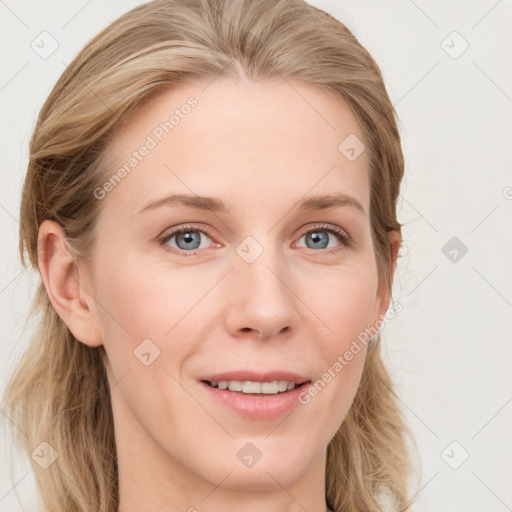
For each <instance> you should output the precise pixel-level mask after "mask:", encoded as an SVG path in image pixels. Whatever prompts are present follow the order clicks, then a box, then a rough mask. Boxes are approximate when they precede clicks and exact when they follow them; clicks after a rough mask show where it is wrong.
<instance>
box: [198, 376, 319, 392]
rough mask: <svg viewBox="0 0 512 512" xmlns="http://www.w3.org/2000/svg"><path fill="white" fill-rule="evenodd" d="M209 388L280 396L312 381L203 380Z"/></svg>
mask: <svg viewBox="0 0 512 512" xmlns="http://www.w3.org/2000/svg"><path fill="white" fill-rule="evenodd" d="M201 382H204V383H205V384H207V385H208V386H210V387H212V388H215V389H220V390H228V391H232V392H234V393H241V394H245V395H278V394H282V393H287V392H288V391H293V390H294V389H296V388H299V387H301V386H303V385H304V384H308V383H310V382H311V381H309V380H304V381H301V382H294V381H289V380H272V381H263V382H258V381H250V380H219V381H215V380H212V381H210V380H203V381H201Z"/></svg>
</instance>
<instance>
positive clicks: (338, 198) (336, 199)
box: [139, 193, 366, 216]
mask: <svg viewBox="0 0 512 512" xmlns="http://www.w3.org/2000/svg"><path fill="white" fill-rule="evenodd" d="M174 205H182V206H188V207H189V208H195V209H198V210H205V211H211V212H216V213H227V212H228V211H229V208H228V207H227V206H226V205H225V204H224V203H223V202H222V201H221V200H220V199H218V198H216V197H206V196H197V195H189V194H172V195H169V196H165V197H162V198H160V199H156V200H154V201H151V202H149V203H148V204H146V206H144V207H143V208H142V210H140V212H139V214H140V213H143V212H145V211H148V210H154V209H155V208H159V207H161V206H174ZM340 206H352V207H354V208H356V209H357V210H358V211H360V212H361V213H362V214H363V215H365V216H366V212H365V210H364V208H363V206H362V205H361V203H360V202H359V201H358V200H357V199H356V198H354V197H352V196H349V195H347V194H340V193H336V194H327V195H316V196H310V197H307V198H305V199H303V200H302V201H298V207H299V210H327V209H329V208H334V207H340Z"/></svg>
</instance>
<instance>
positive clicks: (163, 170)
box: [105, 78, 369, 215]
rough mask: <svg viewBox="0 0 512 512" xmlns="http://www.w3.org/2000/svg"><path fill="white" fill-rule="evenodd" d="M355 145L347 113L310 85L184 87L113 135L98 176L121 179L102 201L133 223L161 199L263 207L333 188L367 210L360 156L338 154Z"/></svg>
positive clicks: (230, 82)
mask: <svg viewBox="0 0 512 512" xmlns="http://www.w3.org/2000/svg"><path fill="white" fill-rule="evenodd" d="M363 140H364V139H363V134H362V130H361V128H360V126H359V123H358V122H357V119H356V117H355V116H354V114H353V113H352V111H351V110H350V108H349V107H348V105H347V104H346V103H345V102H344V101H343V100H341V99H340V98H339V97H337V96H335V95H334V93H332V92H330V91H327V90H325V89H322V88H320V87H318V86H314V85H311V84H306V83H303V82H298V81H293V82H292V81H286V80H282V79H276V80H272V81H267V82H263V83H252V82H245V81H241V80H234V79H227V78H218V79H214V80H213V81H212V80H211V79H210V80H209V81H208V80H204V81H196V82H192V81H188V82H185V83H182V84H180V85H179V86H178V87H175V88H173V89H169V90H166V91H163V92H161V93H160V94H159V95H158V96H156V97H155V98H153V99H152V100H151V101H150V102H148V103H147V104H146V105H144V107H143V108H142V109H140V110H139V111H138V112H137V113H136V114H134V115H132V116H131V117H130V118H129V119H127V120H126V121H125V123H124V125H123V126H122V127H121V129H120V130H119V131H118V132H117V133H116V134H115V136H114V138H113V142H112V144H111V146H110V147H109V148H108V151H109V152H110V153H111V155H112V162H113V163H114V164H113V166H112V167H111V168H110V169H109V171H108V172H109V173H110V174H108V173H107V175H106V176H105V178H106V180H108V179H109V177H111V176H112V175H113V174H116V172H117V171H118V170H119V169H124V172H121V173H120V174H122V175H123V177H122V179H121V180H116V184H115V186H114V187H112V188H113V190H112V191H111V192H109V194H108V198H107V199H108V201H109V202H111V203H113V204H114V205H117V206H118V207H122V208H124V210H125V212H124V213H125V214H128V215H131V214H133V211H135V210H136V211H137V212H138V211H139V210H140V209H141V208H142V207H143V206H144V204H146V203H147V201H148V199H151V198H154V197H155V196H156V195H158V194H159V195H162V193H164V192H176V193H188V194H191V193H192V194H198V195H209V196H218V197H222V198H225V200H226V202H228V203H229V202H230V199H232V200H233V201H236V200H238V201H240V202H244V203H245V204H246V205H249V204H253V205H254V204H256V203H257V204H259V205H261V204H263V203H268V204H275V203H276V202H277V203H279V202H280V201H283V200H287V199H286V198H287V197H288V196H290V198H291V197H294V198H296V199H299V198H300V197H302V196H304V195H305V194H306V193H307V192H308V191H311V192H312V193H314V194H317V193H325V192H330V191H334V190H335V191H339V192H347V193H348V192H352V193H354V194H355V193H357V195H358V199H359V201H360V202H361V203H362V204H363V205H364V206H365V209H367V207H368V202H369V184H368V177H367V175H368V172H367V165H368V156H367V152H366V151H362V153H361V154H360V155H359V156H358V157H357V158H356V159H353V158H347V154H346V149H347V148H346V147H345V146H347V144H348V145H349V146H350V145H352V146H354V144H355V145H356V147H355V149H356V151H357V152H359V151H361V150H362V148H364V146H363ZM346 141H348V143H347V142H346ZM348 156H350V153H349V155H348ZM367 211H368V210H367Z"/></svg>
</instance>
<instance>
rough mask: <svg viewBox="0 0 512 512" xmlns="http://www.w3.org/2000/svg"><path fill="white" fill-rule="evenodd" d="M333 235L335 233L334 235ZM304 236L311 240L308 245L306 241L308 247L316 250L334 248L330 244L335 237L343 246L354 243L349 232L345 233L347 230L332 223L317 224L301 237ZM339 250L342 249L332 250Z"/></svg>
mask: <svg viewBox="0 0 512 512" xmlns="http://www.w3.org/2000/svg"><path fill="white" fill-rule="evenodd" d="M331 235H334V237H333V236H331ZM303 237H305V240H306V242H308V241H310V242H311V245H308V244H307V243H306V247H307V248H308V249H315V250H316V249H329V248H332V247H333V246H332V245H331V246H329V243H330V241H331V239H333V238H335V239H336V238H337V239H338V242H341V244H340V245H341V246H343V247H350V246H351V243H352V242H351V239H350V237H349V236H348V234H347V233H345V231H343V230H342V229H340V228H338V227H335V226H330V225H327V226H323V225H320V226H315V228H314V229H310V230H309V231H306V232H305V233H304V234H303V235H302V236H301V237H300V238H303ZM299 240H300V239H299ZM343 247H342V248H343ZM338 250H340V249H339V248H338V249H336V250H335V251H331V252H336V251H338ZM328 252H329V251H328Z"/></svg>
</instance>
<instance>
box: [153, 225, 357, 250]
mask: <svg viewBox="0 0 512 512" xmlns="http://www.w3.org/2000/svg"><path fill="white" fill-rule="evenodd" d="M321 230H323V231H327V232H328V233H331V234H334V235H335V236H336V237H338V239H339V241H340V245H341V248H339V247H338V248H335V249H330V250H318V251H315V250H313V251H314V252H319V253H326V254H332V253H336V252H338V251H340V250H343V248H350V247H352V246H353V244H354V241H353V239H352V237H351V236H350V235H349V234H348V233H347V231H346V230H344V229H343V228H340V227H339V226H336V225H334V224H324V223H313V224H309V225H307V226H306V228H304V230H301V231H300V235H299V236H298V239H300V238H302V237H303V236H304V235H307V234H308V233H310V232H312V231H321ZM186 231H198V232H200V233H203V234H204V235H206V236H207V237H208V238H210V239H211V240H213V241H215V239H214V237H212V236H211V235H210V233H209V231H210V230H209V228H208V227H207V226H206V225H205V224H201V223H199V224H193V225H192V224H183V225H181V226H177V227H175V228H171V229H170V230H166V231H164V232H163V233H162V234H161V235H159V236H158V241H159V243H160V245H162V246H163V248H164V249H165V250H166V251H168V252H171V253H173V254H178V255H183V256H193V255H195V254H197V251H198V252H201V251H204V249H196V250H194V251H184V250H180V249H174V248H172V247H169V246H167V245H166V242H168V241H169V240H170V239H171V238H173V237H174V236H176V235H179V234H180V233H182V232H186ZM295 243H296V242H295ZM306 249H307V247H306Z"/></svg>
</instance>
